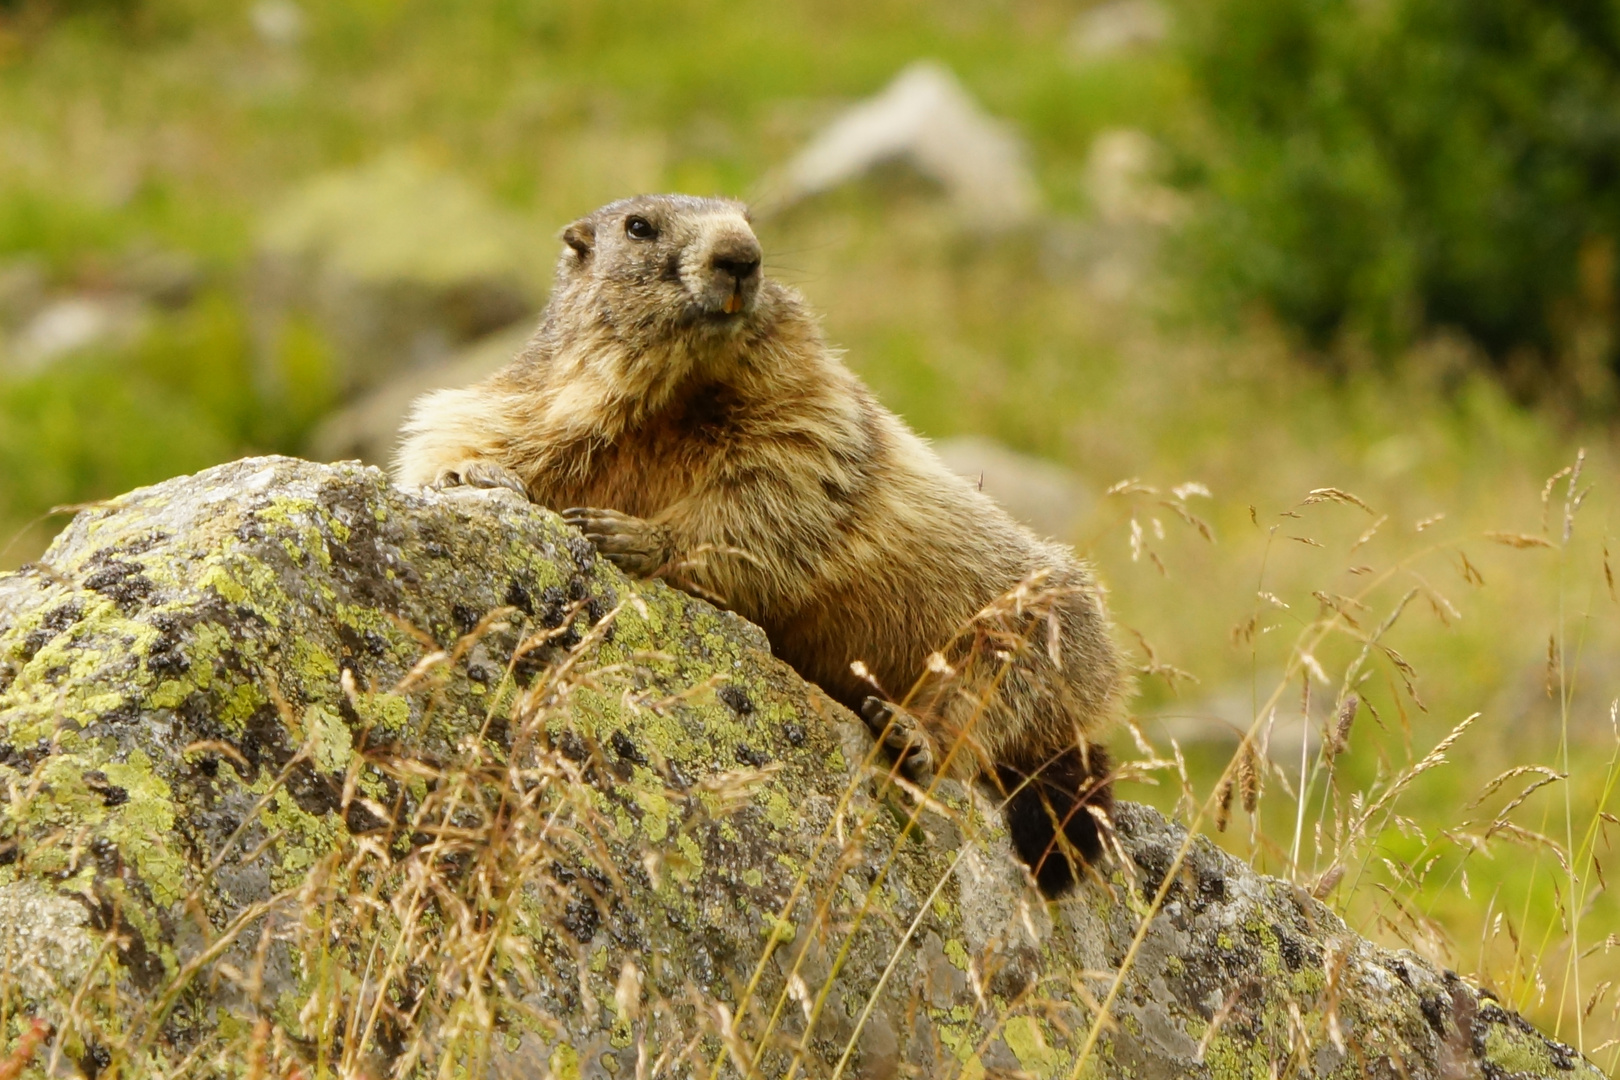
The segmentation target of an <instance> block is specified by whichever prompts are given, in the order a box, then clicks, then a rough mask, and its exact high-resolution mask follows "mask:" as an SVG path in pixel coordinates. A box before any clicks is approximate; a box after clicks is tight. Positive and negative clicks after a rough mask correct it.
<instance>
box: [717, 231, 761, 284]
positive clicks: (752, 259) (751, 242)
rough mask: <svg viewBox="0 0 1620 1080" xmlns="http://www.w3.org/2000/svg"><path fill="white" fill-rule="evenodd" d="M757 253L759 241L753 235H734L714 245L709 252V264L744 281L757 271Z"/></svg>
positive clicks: (758, 252)
mask: <svg viewBox="0 0 1620 1080" xmlns="http://www.w3.org/2000/svg"><path fill="white" fill-rule="evenodd" d="M759 255H760V251H759V241H757V240H755V239H754V238H753V237H747V238H744V237H736V238H731V239H727V240H725V241H722V242H721V243H719V244H716V245H715V248H714V250H713V251H712V252H710V253H709V265H710V266H712V267H714V268H715V269H716V270H718V271H720V272H721V273H722V274H730V275H731V276H732V277H734V278H736V279H737V280H738V281H744V280H746V279H748V278H751V277H753V276H754V275H755V274H757V273H758V272H759Z"/></svg>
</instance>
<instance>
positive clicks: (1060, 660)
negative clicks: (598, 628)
mask: <svg viewBox="0 0 1620 1080" xmlns="http://www.w3.org/2000/svg"><path fill="white" fill-rule="evenodd" d="M633 219H636V220H639V221H640V222H642V223H643V225H644V226H645V227H646V228H648V229H651V230H653V231H654V232H655V233H656V235H654V236H653V237H651V238H650V239H649V238H646V237H641V238H638V237H636V236H633V235H631V234H630V233H629V232H628V231H627V230H629V229H631V228H636V229H640V228H642V227H643V225H635V224H633ZM563 235H564V239H565V241H567V246H566V247H565V249H564V252H563V255H562V258H561V260H560V262H559V266H558V271H557V280H556V286H555V289H554V292H553V294H552V298H551V302H550V305H549V306H548V307H547V309H546V313H545V316H544V318H543V320H542V323H541V326H540V329H539V331H538V332H537V333H536V335H535V337H534V338H533V340H532V341H531V342H530V344H529V346H528V347H527V348H526V349H525V350H524V352H523V353H522V354H521V355H519V356H518V357H517V359H516V360H515V361H514V362H513V363H512V364H511V365H510V366H509V367H507V368H506V369H504V370H503V371H501V372H500V373H498V374H496V375H495V376H493V377H491V378H490V379H488V380H486V381H484V382H483V383H480V384H478V385H476V386H473V387H469V388H467V389H462V390H446V391H440V392H438V393H435V394H430V395H428V396H426V397H424V398H422V399H421V400H420V401H419V402H418V403H417V405H416V407H415V409H414V412H413V414H412V416H411V418H410V420H409V421H408V423H407V424H406V427H405V438H404V441H403V444H402V446H401V448H400V452H399V457H398V463H397V469H396V472H397V476H398V479H399V480H400V482H402V483H406V484H433V483H437V484H453V483H463V482H465V483H476V484H486V485H487V484H492V483H508V484H511V485H512V486H514V487H521V488H522V489H523V491H524V492H525V493H526V494H527V495H528V497H529V498H531V499H533V500H534V501H535V502H537V503H540V504H542V505H545V506H549V507H553V508H556V509H564V508H588V509H581V510H570V511H569V517H570V520H571V521H574V522H575V523H577V524H579V525H581V526H582V527H583V528H584V529H585V531H586V533H587V535H590V536H591V537H592V539H593V540H595V541H596V542H597V544H598V546H599V547H601V549H602V551H603V553H604V554H605V555H606V556H607V557H608V558H610V559H613V560H614V561H615V562H617V563H619V564H620V565H621V566H623V567H625V568H626V569H627V570H630V571H632V572H638V573H643V574H651V573H657V574H661V575H662V576H663V577H665V578H666V579H667V580H669V581H670V582H671V583H672V584H674V585H676V586H678V587H680V588H684V589H687V590H688V591H691V592H694V593H696V594H698V595H701V596H705V597H708V598H711V599H717V600H718V601H719V602H721V603H724V604H726V605H727V606H729V607H731V608H732V609H733V610H735V611H737V612H738V613H740V614H742V615H744V616H746V617H747V618H749V619H751V620H753V621H754V622H757V623H759V624H760V625H761V626H762V627H764V629H765V631H766V633H767V634H768V635H769V637H770V639H771V642H772V645H773V647H774V648H775V650H776V652H777V653H778V655H780V656H781V657H782V658H783V659H785V660H786V661H787V662H788V663H790V664H791V665H793V667H795V668H796V669H797V670H798V671H799V672H800V673H801V674H802V675H804V676H805V677H806V678H808V679H810V680H811V681H813V682H815V683H817V684H819V685H820V686H822V687H823V688H824V689H825V690H826V691H827V692H828V693H829V694H831V695H832V696H833V697H834V698H837V699H838V700H840V701H842V702H844V703H845V704H847V705H849V706H850V707H851V708H856V709H859V708H861V706H862V704H863V702H865V701H866V699H867V698H868V696H869V695H872V694H874V692H875V691H874V688H873V686H872V684H871V682H869V681H868V680H867V679H863V678H862V677H861V676H859V675H857V674H856V673H855V672H854V671H853V670H852V668H851V665H852V663H855V662H857V661H858V662H860V663H862V664H864V665H865V669H866V671H867V672H868V673H869V677H870V679H871V680H873V681H875V682H876V684H877V685H879V686H881V687H882V688H883V691H884V693H885V694H886V695H887V696H890V697H892V698H893V699H894V700H896V701H901V700H902V699H903V701H904V706H905V707H904V710H903V711H900V710H896V711H895V712H894V715H896V716H898V717H901V718H907V717H909V718H914V720H915V722H916V724H917V725H919V726H921V728H922V729H923V730H924V731H925V732H926V736H927V738H926V741H925V745H923V746H920V747H919V748H918V749H920V750H921V751H922V752H923V757H924V758H927V757H928V756H929V755H930V753H931V755H932V757H933V758H934V760H935V761H938V762H943V760H944V758H945V757H946V756H947V755H949V754H950V752H951V747H952V745H953V743H955V742H957V740H958V739H959V738H960V737H962V736H966V739H965V740H963V741H964V745H965V747H966V749H964V750H959V751H958V752H957V753H956V754H955V755H954V760H953V767H952V771H955V772H957V773H959V774H979V775H983V776H984V777H986V778H987V779H990V780H992V781H995V782H999V783H1000V784H1001V786H1002V787H1003V789H1004V790H1006V791H1007V792H1008V794H1009V795H1011V796H1012V797H1013V798H1012V805H1011V806H1010V808H1009V815H1008V816H1009V821H1011V822H1013V823H1014V834H1015V835H1014V839H1015V842H1016V843H1017V844H1018V847H1019V850H1020V853H1021V854H1022V855H1023V856H1024V858H1025V859H1026V861H1028V862H1029V863H1030V864H1031V866H1032V868H1034V869H1035V870H1036V871H1037V875H1038V877H1039V878H1040V881H1041V884H1042V887H1043V888H1044V889H1045V890H1046V891H1047V892H1048V893H1053V892H1057V891H1060V890H1061V889H1062V888H1064V887H1065V886H1066V885H1067V884H1068V881H1069V870H1068V862H1067V860H1066V859H1062V858H1058V857H1054V856H1053V852H1054V850H1055V849H1056V848H1058V847H1062V846H1063V845H1062V844H1061V843H1059V842H1057V841H1056V840H1055V835H1056V834H1055V830H1056V829H1061V830H1062V831H1063V832H1064V833H1065V834H1066V835H1067V836H1068V837H1069V839H1070V840H1071V841H1073V842H1074V844H1075V845H1076V846H1078V847H1080V848H1081V849H1082V854H1083V855H1085V856H1087V857H1091V856H1094V855H1095V853H1096V849H1097V837H1096V829H1097V826H1096V822H1095V821H1094V819H1093V815H1092V814H1091V813H1090V812H1089V811H1088V810H1087V809H1086V806H1085V805H1084V804H1089V805H1091V806H1092V807H1096V808H1100V809H1106V806H1107V805H1108V803H1107V799H1108V789H1107V786H1106V785H1107V777H1106V770H1107V766H1106V764H1105V763H1104V762H1103V759H1102V758H1101V757H1100V754H1099V752H1098V751H1096V750H1095V748H1094V747H1092V746H1091V744H1090V740H1091V738H1092V737H1093V736H1094V735H1095V734H1096V733H1097V732H1098V730H1099V729H1100V728H1101V727H1103V726H1104V725H1105V724H1106V723H1107V722H1108V721H1109V720H1110V719H1111V717H1112V716H1113V714H1114V713H1115V712H1116V711H1117V709H1118V707H1119V703H1120V700H1121V697H1122V696H1123V694H1124V690H1125V682H1126V680H1125V678H1124V676H1123V674H1122V669H1121V663H1120V657H1119V655H1118V653H1117V652H1116V650H1115V647H1114V645H1113V643H1112V639H1111V636H1110V626H1109V620H1108V615H1107V612H1106V609H1105V606H1104V600H1103V592H1104V590H1103V589H1102V587H1101V586H1100V585H1099V584H1098V582H1097V581H1096V579H1095V578H1094V577H1093V575H1092V572H1091V570H1090V568H1089V567H1088V566H1087V565H1086V564H1085V563H1083V562H1081V561H1080V560H1079V559H1077V558H1076V557H1075V556H1074V554H1073V553H1072V552H1071V551H1069V549H1067V548H1066V547H1063V546H1062V545H1059V544H1055V543H1050V542H1047V541H1044V540H1040V539H1038V538H1037V537H1035V536H1034V535H1033V534H1031V533H1030V532H1029V530H1027V529H1025V528H1024V527H1023V526H1021V525H1019V524H1017V523H1016V522H1014V521H1013V520H1012V519H1011V518H1010V517H1008V516H1007V514H1006V513H1005V512H1003V511H1002V510H1001V508H1000V507H999V506H997V505H996V504H995V503H994V502H992V501H991V500H990V499H989V498H988V497H986V496H985V495H983V494H982V493H980V492H979V491H977V490H976V489H975V488H974V487H973V485H971V484H969V483H966V482H965V481H963V480H962V479H960V478H959V477H957V476H955V475H954V474H952V473H951V472H950V471H949V470H948V469H947V468H946V467H945V466H944V465H943V464H942V463H941V462H940V461H939V459H938V458H937V457H936V456H935V455H934V454H933V452H932V451H931V450H930V449H929V448H928V446H927V444H926V443H924V442H923V441H922V440H921V439H919V438H918V437H917V436H916V435H915V434H913V433H912V432H911V430H910V429H909V428H907V427H906V425H905V424H904V423H903V422H902V421H901V420H900V419H899V418H897V417H896V416H894V415H893V414H892V413H890V412H888V411H887V410H885V409H884V408H883V407H882V406H881V405H879V404H878V403H877V402H876V401H875V400H874V399H873V397H872V395H871V394H870V392H868V390H867V389H866V387H865V386H863V385H862V384H861V383H860V381H859V380H858V379H856V377H855V376H854V375H853V374H852V373H851V372H850V371H849V370H848V369H847V368H845V367H844V366H843V364H841V363H840V362H839V360H838V358H837V355H836V353H834V352H833V350H831V349H830V348H829V347H828V346H827V344H826V343H825V342H824V341H823V339H822V336H821V332H820V329H819V327H818V325H817V323H816V320H815V318H814V317H813V315H812V314H811V313H810V312H809V310H808V309H807V308H806V305H805V303H804V301H803V300H802V298H801V297H800V296H799V295H798V294H797V293H796V292H794V291H793V290H791V289H789V288H787V287H785V286H782V285H780V284H778V283H777V282H774V281H772V280H770V279H768V278H764V277H763V276H762V275H761V274H760V272H759V270H758V269H757V266H758V250H759V249H758V244H757V241H755V240H754V237H753V232H752V230H751V229H750V228H749V225H748V223H747V214H746V210H745V209H744V208H743V207H742V206H740V205H739V204H736V203H731V202H727V201H723V200H702V199H692V198H687V197H681V196H647V197H641V198H638V199H632V200H625V201H623V202H619V203H614V204H612V205H610V206H607V207H604V208H602V209H601V210H598V211H597V212H596V213H594V214H592V215H590V216H588V217H586V218H582V219H581V220H580V221H578V222H575V223H574V224H573V225H571V226H570V227H569V228H568V229H567V230H566V231H565V232H564V234H563ZM750 258H752V259H753V265H752V266H750V265H749V260H750ZM728 307H740V310H738V311H736V312H735V313H731V314H728V313H727V308H728ZM931 653H937V655H936V656H935V658H934V660H933V662H932V664H930V663H929V657H930V654H931ZM868 712H869V714H870V710H868ZM1029 777H1036V778H1037V780H1036V781H1035V782H1029V781H1027V780H1026V778H1029ZM1019 821H1022V822H1023V824H1021V825H1020V824H1018V822H1019Z"/></svg>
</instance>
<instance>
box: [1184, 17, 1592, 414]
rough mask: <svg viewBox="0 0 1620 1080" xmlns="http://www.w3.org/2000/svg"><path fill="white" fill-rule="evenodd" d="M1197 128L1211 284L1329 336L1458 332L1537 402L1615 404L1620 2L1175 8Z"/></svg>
mask: <svg viewBox="0 0 1620 1080" xmlns="http://www.w3.org/2000/svg"><path fill="white" fill-rule="evenodd" d="M1184 15H1185V17H1186V19H1185V22H1186V25H1185V27H1184V34H1183V37H1184V41H1185V55H1186V56H1187V57H1188V60H1189V64H1188V70H1189V75H1190V77H1191V79H1192V81H1193V85H1194V96H1195V97H1196V98H1197V99H1198V101H1199V103H1200V105H1201V106H1202V114H1201V115H1202V118H1203V119H1204V120H1205V121H1206V122H1207V124H1208V129H1207V131H1206V132H1205V136H1206V137H1205V138H1204V139H1202V140H1190V141H1189V148H1190V160H1189V165H1190V167H1191V170H1192V172H1193V174H1194V176H1195V177H1196V182H1197V183H1198V184H1199V185H1201V186H1202V187H1203V188H1204V189H1206V190H1207V192H1208V193H1209V195H1210V196H1212V197H1211V198H1210V199H1209V201H1208V214H1207V217H1206V218H1205V219H1204V220H1203V221H1201V222H1199V224H1198V226H1197V227H1196V229H1195V235H1196V242H1195V243H1194V245H1193V248H1194V250H1195V251H1196V252H1197V253H1198V255H1201V256H1202V259H1201V266H1200V268H1199V273H1200V276H1201V279H1202V280H1201V284H1202V285H1204V286H1205V287H1207V288H1209V289H1211V290H1212V292H1213V294H1214V295H1213V299H1215V300H1216V301H1217V302H1218V303H1220V304H1223V305H1228V306H1231V305H1237V304H1241V303H1245V302H1253V301H1261V302H1263V303H1264V304H1265V305H1267V306H1268V307H1269V308H1270V309H1271V310H1272V311H1273V312H1274V313H1275V314H1276V315H1277V316H1278V317H1279V318H1280V319H1282V320H1283V321H1284V322H1286V323H1287V324H1288V325H1289V326H1291V327H1293V328H1295V329H1296V330H1297V331H1298V332H1299V334H1300V335H1301V337H1302V338H1303V339H1304V340H1305V341H1306V342H1308V343H1309V344H1310V345H1312V346H1314V347H1316V348H1318V349H1326V348H1328V347H1329V346H1332V345H1335V344H1338V343H1340V342H1341V341H1342V339H1344V338H1345V337H1350V338H1352V339H1353V340H1354V341H1356V342H1357V343H1360V344H1362V345H1365V346H1370V347H1372V348H1373V349H1375V350H1377V351H1378V352H1379V353H1381V354H1382V355H1384V356H1386V357H1387V356H1390V355H1392V354H1394V352H1395V351H1396V350H1399V349H1401V348H1404V347H1407V346H1410V345H1411V344H1412V343H1413V342H1414V341H1416V340H1417V339H1419V338H1420V337H1422V336H1424V335H1425V334H1429V333H1432V332H1434V331H1436V330H1440V329H1450V330H1453V331H1458V332H1461V333H1462V334H1465V335H1466V336H1467V337H1468V338H1470V339H1471V340H1472V341H1474V342H1475V343H1477V344H1478V345H1479V346H1480V347H1481V348H1483V350H1484V351H1485V352H1486V354H1487V355H1488V356H1489V358H1490V361H1491V363H1492V364H1493V365H1494V366H1495V367H1496V368H1497V369H1499V370H1500V371H1501V372H1502V373H1503V375H1504V376H1505V377H1506V378H1507V379H1508V381H1509V383H1510V385H1511V386H1512V387H1513V389H1514V390H1515V391H1517V392H1519V393H1520V394H1521V395H1524V396H1532V395H1536V394H1541V393H1546V392H1549V391H1551V392H1552V393H1554V394H1563V395H1566V396H1567V397H1570V398H1572V399H1574V400H1575V401H1576V402H1578V403H1579V404H1580V405H1582V406H1584V407H1587V408H1591V409H1593V410H1596V411H1602V412H1607V411H1610V410H1612V409H1613V407H1614V405H1615V403H1616V402H1615V398H1614V370H1615V365H1616V362H1617V360H1620V353H1617V352H1616V348H1617V344H1620V342H1617V340H1616V337H1615V333H1614V330H1615V322H1614V319H1615V283H1616V272H1617V268H1616V263H1615V250H1614V245H1615V241H1616V238H1617V237H1620V111H1617V110H1616V108H1615V101H1616V100H1617V97H1620V10H1617V9H1616V8H1615V6H1614V5H1613V4H1610V3H1607V2H1605V0H1559V2H1547V0H1380V2H1376V3H1363V2H1359V0H1216V2H1214V3H1205V4H1194V5H1187V6H1186V8H1185V9H1184Z"/></svg>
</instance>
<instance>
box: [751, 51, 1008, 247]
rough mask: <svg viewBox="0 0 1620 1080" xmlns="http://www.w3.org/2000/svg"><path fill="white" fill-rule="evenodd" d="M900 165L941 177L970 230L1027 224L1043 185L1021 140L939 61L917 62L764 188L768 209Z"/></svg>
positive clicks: (760, 205) (761, 207) (763, 205)
mask: <svg viewBox="0 0 1620 1080" xmlns="http://www.w3.org/2000/svg"><path fill="white" fill-rule="evenodd" d="M894 163H899V164H902V165H905V166H907V167H909V168H911V169H913V170H915V171H916V172H917V173H919V174H921V175H922V176H924V177H926V178H927V179H929V180H931V181H933V182H935V183H937V184H938V185H939V186H940V187H941V188H942V189H943V190H944V192H945V195H946V196H947V198H948V199H949V200H950V202H951V206H952V208H953V209H954V211H955V212H956V214H957V215H958V217H959V218H960V219H961V221H962V222H963V223H964V224H965V225H967V226H968V227H969V228H970V229H971V230H973V231H982V232H995V231H999V230H1003V229H1009V228H1014V227H1017V226H1021V225H1024V224H1027V223H1028V222H1029V221H1030V220H1032V219H1033V218H1034V216H1035V214H1036V212H1037V211H1038V210H1039V209H1040V191H1039V187H1038V185H1037V184H1036V182H1035V176H1034V174H1033V173H1032V172H1031V171H1030V168H1029V164H1028V161H1027V153H1026V151H1025V148H1024V145H1023V143H1022V142H1021V141H1020V140H1019V139H1018V137H1017V136H1016V135H1015V134H1013V132H1012V131H1011V129H1010V128H1008V126H1007V125H1006V124H1005V123H1003V122H1002V121H1000V120H998V119H996V118H995V117H993V116H991V115H989V114H988V113H986V112H985V111H984V108H983V107H982V106H981V105H979V103H978V102H977V101H975V100H974V99H973V97H972V95H971V94H969V93H968V92H967V90H966V88H964V87H963V86H962V83H961V81H960V80H959V79H957V77H956V75H955V74H954V73H953V72H952V71H951V70H950V69H949V68H947V67H945V66H944V65H943V64H940V63H937V62H934V61H928V60H919V61H917V62H916V63H914V64H911V65H909V66H908V67H907V68H906V69H905V70H904V71H902V72H900V74H899V75H897V76H895V78H894V81H893V82H891V83H890V84H889V85H888V86H887V87H885V88H884V89H883V90H882V91H881V92H880V93H878V94H875V95H874V96H872V97H870V98H868V99H866V100H865V101H862V102H859V103H857V104H855V105H852V106H851V107H850V108H848V109H847V110H845V111H844V112H843V113H841V114H840V115H839V116H837V117H836V118H835V119H834V120H833V121H832V122H831V123H830V124H828V125H827V126H826V127H825V128H823V129H822V130H821V131H820V132H819V133H817V135H816V136H815V137H814V138H813V139H811V141H810V143H809V145H807V146H806V147H805V148H804V149H803V150H801V151H800V152H799V153H798V154H797V155H795V156H794V158H793V160H791V161H790V162H788V163H787V164H786V165H785V166H783V167H782V169H780V170H779V171H778V172H777V173H776V174H775V175H774V176H772V177H770V178H769V179H768V180H767V181H766V183H765V185H764V194H763V195H762V197H761V198H760V199H759V200H757V205H756V210H757V211H758V212H760V213H761V214H771V213H775V212H778V211H780V210H784V209H786V208H788V207H790V206H793V205H795V204H797V203H799V202H802V201H803V200H805V199H808V198H810V197H811V196H813V195H817V194H819V193H821V192H824V191H829V190H832V189H833V188H836V187H839V186H841V185H843V184H847V183H850V182H851V181H854V180H858V179H860V178H861V177H863V176H866V175H868V174H869V173H872V172H873V171H874V170H876V169H878V168H880V167H883V166H886V165H890V164H894Z"/></svg>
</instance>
